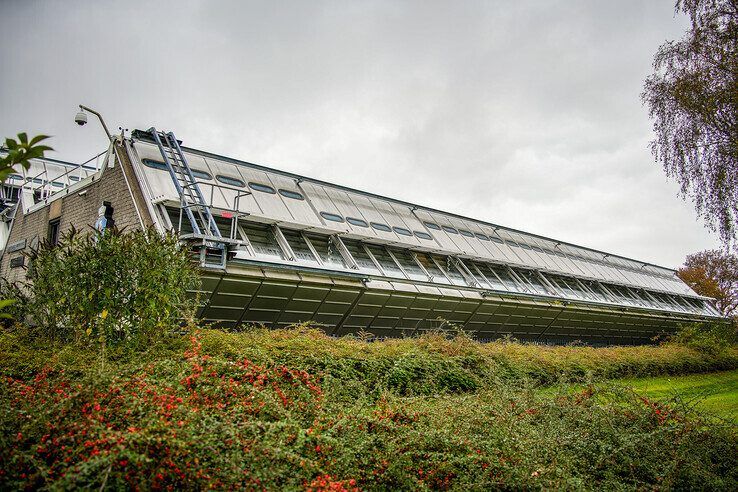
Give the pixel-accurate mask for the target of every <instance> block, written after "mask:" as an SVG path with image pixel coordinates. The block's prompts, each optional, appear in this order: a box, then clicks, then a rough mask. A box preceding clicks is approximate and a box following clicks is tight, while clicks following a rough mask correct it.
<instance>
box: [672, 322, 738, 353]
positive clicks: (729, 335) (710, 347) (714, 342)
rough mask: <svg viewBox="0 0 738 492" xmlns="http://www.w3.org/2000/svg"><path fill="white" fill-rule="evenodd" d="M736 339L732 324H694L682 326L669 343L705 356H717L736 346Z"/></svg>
mask: <svg viewBox="0 0 738 492" xmlns="http://www.w3.org/2000/svg"><path fill="white" fill-rule="evenodd" d="M737 338H738V337H736V329H735V326H734V325H733V324H730V323H694V324H691V325H687V326H683V327H682V328H681V329H680V330H679V331H678V332H677V333H676V334H675V335H674V336H673V337H672V338H671V340H670V341H671V342H674V343H678V344H681V345H685V346H687V347H691V348H693V349H695V350H699V351H700V352H704V353H707V354H718V353H720V352H723V351H725V350H726V349H727V348H729V347H731V346H734V345H736V342H738V340H737Z"/></svg>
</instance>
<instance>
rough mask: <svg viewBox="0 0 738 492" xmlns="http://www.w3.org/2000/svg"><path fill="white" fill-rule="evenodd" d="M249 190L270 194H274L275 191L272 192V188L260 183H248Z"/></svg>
mask: <svg viewBox="0 0 738 492" xmlns="http://www.w3.org/2000/svg"><path fill="white" fill-rule="evenodd" d="M249 188H251V189H252V190H255V191H261V192H262V193H271V194H274V193H276V191H274V188H272V187H271V186H269V185H265V184H261V183H253V182H250V183H249Z"/></svg>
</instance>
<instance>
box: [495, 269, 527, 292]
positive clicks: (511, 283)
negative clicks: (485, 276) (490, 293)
mask: <svg viewBox="0 0 738 492" xmlns="http://www.w3.org/2000/svg"><path fill="white" fill-rule="evenodd" d="M487 268H489V269H490V270H492V271H493V272H494V273H495V274H497V277H498V278H499V279H500V280H501V281H502V283H504V284H505V287H507V290H509V291H511V292H524V291H523V290H522V289H521V287H520V286H518V284H517V282H515V280H513V278H512V277H511V276H510V274H509V273H508V271H507V268H505V267H503V266H500V265H490V264H487Z"/></svg>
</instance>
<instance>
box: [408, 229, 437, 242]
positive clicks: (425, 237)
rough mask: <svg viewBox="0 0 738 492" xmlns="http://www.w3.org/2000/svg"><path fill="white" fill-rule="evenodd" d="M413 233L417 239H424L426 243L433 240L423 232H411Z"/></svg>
mask: <svg viewBox="0 0 738 492" xmlns="http://www.w3.org/2000/svg"><path fill="white" fill-rule="evenodd" d="M413 232H414V233H415V235H416V236H418V237H419V238H420V239H426V240H428V241H432V240H433V236H431V235H430V234H428V233H427V232H423V231H413Z"/></svg>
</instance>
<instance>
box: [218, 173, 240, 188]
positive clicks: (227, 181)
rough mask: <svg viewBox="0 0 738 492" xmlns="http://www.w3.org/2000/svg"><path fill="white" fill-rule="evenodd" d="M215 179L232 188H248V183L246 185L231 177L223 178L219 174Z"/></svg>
mask: <svg viewBox="0 0 738 492" xmlns="http://www.w3.org/2000/svg"><path fill="white" fill-rule="evenodd" d="M215 179H217V180H218V181H220V182H221V183H223V184H227V185H231V186H238V187H239V188H243V187H245V186H246V183H244V182H243V181H241V180H240V179H236V178H231V177H230V176H222V175H220V174H219V175H217V176H216V177H215Z"/></svg>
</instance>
